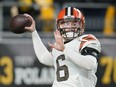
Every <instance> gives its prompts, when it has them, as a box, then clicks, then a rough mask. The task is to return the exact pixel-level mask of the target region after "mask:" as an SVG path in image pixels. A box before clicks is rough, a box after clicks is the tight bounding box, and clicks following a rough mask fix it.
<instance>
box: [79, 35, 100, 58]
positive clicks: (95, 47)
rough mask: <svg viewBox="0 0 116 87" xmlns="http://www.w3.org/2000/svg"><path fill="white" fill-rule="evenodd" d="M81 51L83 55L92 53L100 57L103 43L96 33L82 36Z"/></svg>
mask: <svg viewBox="0 0 116 87" xmlns="http://www.w3.org/2000/svg"><path fill="white" fill-rule="evenodd" d="M79 51H80V53H81V54H82V55H92V56H94V57H96V58H97V59H98V58H99V55H100V53H101V44H100V42H99V40H98V39H97V38H96V37H95V36H94V35H92V34H88V35H85V36H84V37H82V38H81V43H80V48H79Z"/></svg>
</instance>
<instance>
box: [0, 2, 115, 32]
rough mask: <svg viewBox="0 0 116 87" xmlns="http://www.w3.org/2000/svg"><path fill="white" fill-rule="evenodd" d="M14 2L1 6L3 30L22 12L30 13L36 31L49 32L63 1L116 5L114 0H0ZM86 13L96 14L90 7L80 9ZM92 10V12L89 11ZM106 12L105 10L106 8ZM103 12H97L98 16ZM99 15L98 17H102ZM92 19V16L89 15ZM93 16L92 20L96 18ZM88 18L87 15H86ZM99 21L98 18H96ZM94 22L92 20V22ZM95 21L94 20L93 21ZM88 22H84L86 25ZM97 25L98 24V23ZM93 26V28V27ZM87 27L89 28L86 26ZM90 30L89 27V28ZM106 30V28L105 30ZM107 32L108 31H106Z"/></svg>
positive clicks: (53, 25) (6, 29) (53, 27)
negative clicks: (88, 8)
mask: <svg viewBox="0 0 116 87" xmlns="http://www.w3.org/2000/svg"><path fill="white" fill-rule="evenodd" d="M1 2H3V3H7V4H8V3H15V4H12V5H8V6H6V5H7V4H5V5H4V6H3V16H4V23H3V24H4V29H3V30H4V31H8V26H6V24H8V22H9V21H6V20H10V18H11V17H13V16H15V15H17V14H24V13H28V14H30V15H32V16H33V17H34V19H35V21H36V28H37V31H42V32H51V31H54V29H55V28H56V27H55V18H56V15H57V13H58V12H59V10H60V9H61V8H63V5H64V4H65V3H75V2H76V3H106V4H107V3H108V4H110V5H111V6H112V5H113V6H116V1H115V0H107V1H106V0H0V3H1ZM82 10H83V11H84V13H85V17H86V15H90V14H91V13H92V12H93V15H94V17H95V18H96V17H97V15H96V14H95V10H92V9H90V11H89V12H87V11H86V9H82ZM91 11H92V12H91ZM106 12H107V10H106ZM102 13H103V11H101V13H99V14H98V15H99V16H100V15H101V14H102ZM103 16H104V15H103ZM103 16H100V17H103ZM90 18H91V19H92V17H90ZM95 18H94V20H96V19H97V18H96V19H95ZM87 19H88V17H87ZM87 21H89V20H87ZM98 21H99V20H98ZM93 23H94V22H93ZM95 23H96V22H95ZM88 24H89V22H87V23H86V25H88ZM100 24H101V25H102V24H103V23H100ZM98 25H99V24H98ZM94 27H95V28H96V30H100V29H99V28H103V27H98V28H97V27H96V26H94ZM94 27H93V29H94ZM88 28H91V27H90V26H88ZM90 30H91V29H90ZM106 31H107V30H106ZM108 32H109V31H108Z"/></svg>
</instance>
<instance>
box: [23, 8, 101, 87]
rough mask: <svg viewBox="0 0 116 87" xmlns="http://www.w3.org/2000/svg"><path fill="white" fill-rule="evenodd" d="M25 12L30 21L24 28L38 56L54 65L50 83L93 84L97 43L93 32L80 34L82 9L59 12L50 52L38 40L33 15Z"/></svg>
mask: <svg viewBox="0 0 116 87" xmlns="http://www.w3.org/2000/svg"><path fill="white" fill-rule="evenodd" d="M25 15H26V16H29V17H30V18H31V19H32V21H33V23H32V25H31V26H30V27H25V29H27V30H29V31H30V32H31V34H32V41H33V47H34V50H35V53H36V55H37V58H38V60H39V61H40V62H41V63H43V64H45V65H49V66H54V68H55V79H54V82H53V85H52V87H95V85H96V82H97V77H96V75H95V73H96V70H97V64H98V61H97V60H98V58H99V54H100V52H101V45H100V42H99V40H98V39H97V38H96V37H95V36H94V35H92V34H86V35H83V32H84V28H85V27H84V26H85V17H84V15H83V14H82V12H81V11H80V10H79V9H77V8H74V7H66V8H64V9H62V10H61V11H60V12H59V14H58V17H57V20H56V22H57V23H56V26H57V29H56V31H55V32H54V38H55V43H50V42H48V44H49V46H50V47H51V48H52V51H51V52H49V51H48V50H47V48H46V47H45V46H44V44H43V43H42V41H41V38H40V36H39V35H38V33H37V31H36V28H35V21H34V20H33V18H32V17H31V16H30V15H28V14H25Z"/></svg>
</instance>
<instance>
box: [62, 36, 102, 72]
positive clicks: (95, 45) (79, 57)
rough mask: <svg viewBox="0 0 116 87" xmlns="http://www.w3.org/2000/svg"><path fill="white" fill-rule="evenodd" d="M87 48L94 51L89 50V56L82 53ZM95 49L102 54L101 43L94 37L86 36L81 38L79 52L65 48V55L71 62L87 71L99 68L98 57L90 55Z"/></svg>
mask: <svg viewBox="0 0 116 87" xmlns="http://www.w3.org/2000/svg"><path fill="white" fill-rule="evenodd" d="M86 47H88V48H91V49H92V50H91V49H89V50H88V49H87V51H89V52H87V55H84V54H83V53H82V52H83V49H85V48H86ZM93 49H94V50H97V51H98V52H99V53H100V52H101V47H100V42H99V41H98V40H97V38H95V37H94V36H93V35H86V36H84V37H82V38H81V43H80V49H79V52H78V51H76V50H71V49H69V48H66V47H65V49H64V51H63V53H64V54H65V56H66V58H68V59H69V60H71V61H72V62H73V63H75V64H77V65H78V66H80V67H83V68H85V69H87V70H91V69H94V68H95V67H96V66H97V59H96V57H95V56H93V55H92V54H91V53H90V52H93V51H94V50H93Z"/></svg>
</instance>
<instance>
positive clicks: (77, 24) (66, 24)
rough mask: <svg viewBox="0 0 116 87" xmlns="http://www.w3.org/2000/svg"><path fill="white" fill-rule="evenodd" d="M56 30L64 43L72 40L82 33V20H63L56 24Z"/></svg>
mask: <svg viewBox="0 0 116 87" xmlns="http://www.w3.org/2000/svg"><path fill="white" fill-rule="evenodd" d="M57 27H58V30H59V31H60V33H61V35H62V36H63V38H64V41H70V40H73V39H74V38H76V37H79V36H80V35H81V34H82V33H83V30H84V29H83V27H82V20H81V19H79V18H65V19H62V20H59V21H58V23H57Z"/></svg>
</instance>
